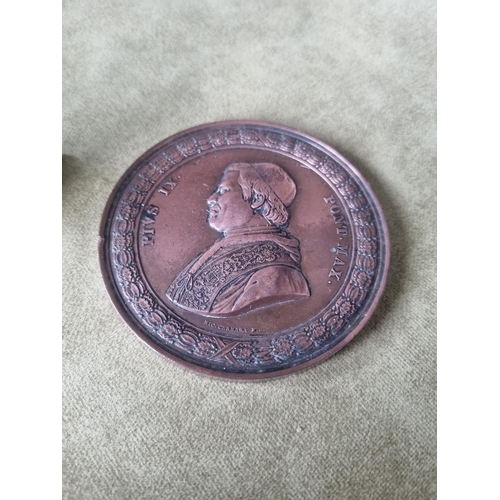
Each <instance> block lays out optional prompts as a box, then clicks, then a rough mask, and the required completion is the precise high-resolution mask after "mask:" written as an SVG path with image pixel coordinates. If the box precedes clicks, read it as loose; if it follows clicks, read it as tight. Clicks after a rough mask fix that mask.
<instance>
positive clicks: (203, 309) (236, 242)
mask: <svg viewBox="0 0 500 500" xmlns="http://www.w3.org/2000/svg"><path fill="white" fill-rule="evenodd" d="M296 192H297V188H296V186H295V183H294V181H293V180H292V179H291V178H290V176H289V175H288V174H287V173H286V172H285V171H284V170H283V169H282V168H281V167H279V166H278V165H275V164H273V163H251V164H250V163H232V164H230V165H228V166H227V167H226V169H225V170H224V174H223V175H222V178H221V179H220V181H219V185H218V187H217V190H216V191H215V192H214V193H213V194H212V196H210V198H209V199H208V200H207V202H208V220H207V222H208V224H209V225H210V227H211V228H213V229H215V230H216V231H218V232H220V233H222V235H223V236H222V238H220V239H219V240H217V241H216V242H215V243H214V244H213V245H212V246H211V247H209V248H208V249H207V250H206V251H205V252H203V253H202V254H200V255H199V256H198V257H196V258H195V259H194V260H193V261H192V262H190V263H189V264H188V265H187V266H186V268H185V269H184V270H183V271H182V272H181V273H180V274H179V275H178V276H177V277H176V278H175V280H174V281H173V283H172V284H171V285H170V286H169V287H168V289H167V292H166V295H167V297H168V298H169V299H170V300H172V301H173V302H174V303H175V304H177V305H178V306H180V307H182V308H183V309H186V310H188V311H191V312H195V313H198V314H201V315H204V316H213V317H224V316H235V315H238V314H241V313H244V312H247V311H249V310H253V309H257V308H261V307H268V306H271V305H275V304H278V303H281V302H289V301H294V300H300V299H304V298H306V297H309V296H310V291H309V285H308V283H307V280H306V278H305V277H304V274H303V273H302V269H301V266H300V261H301V256H300V246H299V241H298V240H297V239H296V238H294V237H293V236H291V235H290V234H289V233H288V232H286V227H287V226H288V223H289V212H288V207H289V206H290V205H291V204H292V202H293V200H294V198H295V195H296Z"/></svg>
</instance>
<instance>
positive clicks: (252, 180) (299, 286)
mask: <svg viewBox="0 0 500 500" xmlns="http://www.w3.org/2000/svg"><path fill="white" fill-rule="evenodd" d="M99 251H100V259H101V269H102V273H103V277H104V281H105V283H106V287H107V289H108V293H109V295H110V297H111V300H112V301H113V303H114V305H115V307H116V309H117V310H118V312H119V313H120V315H121V316H122V317H123V319H124V320H125V322H126V323H127V324H128V325H129V326H130V327H131V328H132V330H134V331H135V333H137V335H139V337H140V338H141V339H142V340H143V341H145V342H146V343H147V344H148V345H149V346H151V347H152V348H153V349H155V350H156V351H158V352H159V353H160V354H163V355H165V356H167V357H168V358H170V359H173V360H174V361H177V362H179V363H181V364H182V365H184V366H187V367H188V368H191V369H194V370H196V371H199V372H202V373H207V374H210V375H218V376H222V377H229V378H237V379H258V378H268V377H275V376H280V375H285V374H289V373H292V372H295V371H297V370H300V369H303V368H307V367H309V366H311V365H313V364H315V363H318V362H319V361H321V360H323V359H325V358H327V357H329V356H330V355H332V354H333V353H335V352H336V351H338V350H339V349H341V348H342V347H343V346H344V345H346V344H347V343H348V342H349V341H350V340H351V339H352V338H353V337H354V336H355V335H356V334H357V333H358V332H359V331H360V330H361V328H362V327H363V326H364V325H365V323H366V322H367V321H368V319H369V317H370V316H371V314H372V312H373V311H374V309H375V307H376V306H377V303H378V301H379V299H380V296H381V294H382V292H383V288H384V285H385V282H386V277H387V272H388V265H389V241H388V234H387V226H386V223H385V220H384V217H383V215H382V211H381V209H380V206H379V204H378V202H377V200H376V199H375V196H374V194H373V192H372V190H371V189H370V187H369V186H368V184H367V183H366V181H365V180H364V179H363V178H362V177H361V175H360V174H359V172H358V171H357V170H356V169H355V168H353V167H352V166H351V165H350V164H349V162H347V160H345V159H344V158H343V157H342V156H340V155H339V154H338V153H337V152H336V151H335V150H333V149H332V148H331V147H329V146H327V145H326V144H323V143H322V142H320V141H318V140H317V139H314V138H312V137H310V136H308V135H306V134H303V133H301V132H299V131H296V130H293V129H290V128H288V127H284V126H282V125H277V124H271V123H265V122H256V121H228V122H218V123H212V124H208V125H202V126H199V127H195V128H192V129H190V130H187V131H185V132H181V133H179V134H177V135H175V136H173V137H170V138H168V139H166V140H165V141H163V142H161V143H160V144H157V145H156V146H154V147H153V148H152V149H150V150H149V151H148V152H147V153H145V154H144V155H143V156H141V158H139V159H138V160H137V161H136V162H135V163H134V164H133V165H132V166H131V167H130V168H129V169H128V170H127V172H126V173H125V174H124V176H123V177H122V179H121V180H120V181H119V183H118V185H117V186H116V188H115V190H114V191H113V193H112V195H111V197H110V199H109V201H108V204H107V206H106V209H105V212H104V216H103V220H102V224H101V231H100V246H99Z"/></svg>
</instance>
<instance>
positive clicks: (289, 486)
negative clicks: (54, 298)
mask: <svg viewBox="0 0 500 500" xmlns="http://www.w3.org/2000/svg"><path fill="white" fill-rule="evenodd" d="M63 12H64V19H63V21H64V47H63V50H64V52H63V76H64V82H63V110H64V116H63V120H64V122H63V126H64V137H63V153H64V156H63V245H64V248H63V259H64V260H63V374H64V384H63V387H64V395H63V397H64V405H63V407H64V413H63V426H64V443H63V453H64V455H63V456H64V463H63V480H64V482H63V491H64V498H66V499H92V500H96V499H106V500H110V499H133V500H137V499H164V498H172V499H227V498H241V499H273V500H274V499H302V498H303V499H312V498H314V499H315V498H318V499H323V498H335V499H374V500H378V499H380V500H387V499H427V498H434V497H435V486H436V477H435V476H436V450H435V444H436V442H435V427H436V416H435V388H436V371H435V343H436V342H435V316H436V313H435V270H436V268H435V267H436V266H435V227H436V210H435V197H436V195H435V163H436V147H435V135H436V133H435V97H436V92H435V63H436V50H435V5H434V2H432V1H422V0H418V1H415V2H404V1H401V0H384V1H372V0H370V1H367V0H366V1H360V0H349V1H347V0H345V1H332V0H318V1H314V2H306V1H292V0H287V1H279V0H276V1H274V0H267V1H265V2H260V1H252V2H241V1H198V2H189V1H183V2H175V1H170V2H161V1H145V0H143V1H140V0H137V1H132V0H129V1H123V2H111V1H108V0H100V1H94V2H88V1H66V2H64V11H63ZM228 119H254V120H267V121H272V122H277V123H282V124H284V125H287V126H290V127H293V128H297V129H300V130H302V131H304V132H306V133H308V134H310V135H313V136H316V137H318V138H319V139H321V140H323V141H325V142H326V143H328V144H330V145H332V146H333V147H334V148H336V149H337V150H339V151H340V152H341V153H342V154H343V155H345V156H346V157H347V158H348V159H349V160H350V161H351V162H353V163H354V165H356V166H357V167H358V169H359V170H360V171H361V173H362V174H363V175H364V176H365V177H366V178H367V180H368V181H369V182H370V184H371V185H372V187H373V189H374V191H375V193H376V194H377V196H378V198H379V201H380V203H381V205H382V207H383V210H384V212H385V215H386V218H387V222H388V225H389V230H390V236H391V244H392V263H391V269H390V275H389V279H388V283H387V289H386V292H385V294H384V297H383V300H382V302H381V304H380V307H379V308H378V309H377V311H376V313H375V314H374V316H373V318H372V319H371V320H370V322H369V323H368V325H367V326H366V327H365V328H364V330H363V331H362V332H361V333H360V334H359V335H358V337H357V338H356V339H355V340H354V341H353V342H351V343H350V344H349V345H348V346H347V347H346V348H344V349H343V350H342V351H340V352H339V353H338V354H336V355H335V356H333V357H332V358H330V359H329V360H327V361H325V362H323V363H321V364H319V365H317V366H316V367H313V368H311V369H309V370H307V371H304V372H301V373H298V374H296V375H293V376H290V377H288V378H283V379H276V380H271V381H265V382H258V383H238V382H228V381H224V380H219V379H214V378H209V377H205V376H200V375H197V374H195V373H192V372H190V371H188V370H186V369H183V368H181V367H178V366H177V365H175V364H173V363H172V362H169V361H168V360H166V359H164V358H162V357H161V356H159V355H158V354H156V353H155V352H154V351H153V350H151V349H150V348H149V347H147V346H146V345H144V344H143V343H141V342H140V341H139V339H138V338H137V337H136V336H135V335H134V334H133V333H132V332H131V331H130V330H129V329H128V327H127V326H126V325H125V324H124V323H123V321H122V320H121V319H120V317H119V316H118V314H117V313H116V312H115V310H114V308H113V306H112V304H111V301H110V300H109V299H108V297H107V294H106V290H105V287H104V284H103V282H102V279H101V275H100V271H99V264H98V254H97V235H98V228H99V223H100V217H101V213H102V211H103V209H104V206H105V203H106V201H107V198H108V196H109V194H110V192H111V190H112V189H113V187H114V185H115V184H116V182H117V181H118V179H119V178H120V176H121V175H122V174H123V172H124V171H125V169H126V168H128V166H129V165H130V164H131V163H132V162H133V161H134V160H135V159H136V158H137V157H138V156H140V155H141V154H142V153H143V152H144V151H146V150H147V149H149V148H150V147H151V146H153V145H154V144H156V143H157V142H159V141H160V140H162V139H164V138H166V137H168V136H170V135H172V134H174V133H176V132H179V131H181V130H184V129H186V128H189V127H192V126H195V125H198V124H202V123H206V122H211V121H217V120H228Z"/></svg>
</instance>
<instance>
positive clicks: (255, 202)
mask: <svg viewBox="0 0 500 500" xmlns="http://www.w3.org/2000/svg"><path fill="white" fill-rule="evenodd" d="M264 201H266V199H265V197H264V195H262V194H255V195H254V197H253V199H252V204H251V205H250V206H251V207H252V208H253V209H254V210H255V209H257V208H260V207H261V206H262V205H263V204H264Z"/></svg>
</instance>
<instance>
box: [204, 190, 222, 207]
mask: <svg viewBox="0 0 500 500" xmlns="http://www.w3.org/2000/svg"><path fill="white" fill-rule="evenodd" d="M218 199H219V195H218V193H217V192H215V193H213V194H212V196H210V198H208V200H207V203H208V204H209V205H213V204H214V203H217V200H218Z"/></svg>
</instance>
